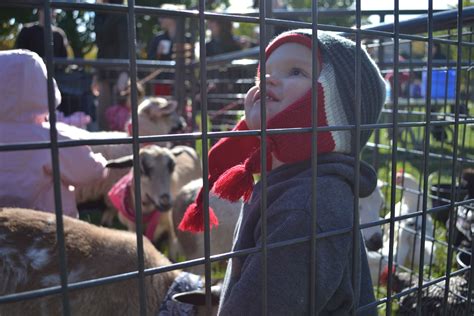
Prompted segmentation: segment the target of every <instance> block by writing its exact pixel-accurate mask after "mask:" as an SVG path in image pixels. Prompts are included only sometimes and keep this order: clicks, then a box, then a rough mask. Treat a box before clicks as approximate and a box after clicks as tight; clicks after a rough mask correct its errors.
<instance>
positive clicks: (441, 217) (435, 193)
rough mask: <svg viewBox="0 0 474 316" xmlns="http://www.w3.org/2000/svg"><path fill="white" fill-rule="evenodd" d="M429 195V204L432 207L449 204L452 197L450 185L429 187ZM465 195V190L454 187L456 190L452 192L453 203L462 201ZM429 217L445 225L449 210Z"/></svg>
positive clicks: (443, 184) (441, 184) (442, 184)
mask: <svg viewBox="0 0 474 316" xmlns="http://www.w3.org/2000/svg"><path fill="white" fill-rule="evenodd" d="M430 193H431V196H430V198H431V204H432V205H433V207H439V206H443V205H448V204H449V203H451V200H452V196H451V184H450V183H440V184H433V185H432V186H431V189H430ZM466 194H467V189H466V188H463V187H460V186H456V189H455V190H454V196H455V199H454V201H456V202H458V201H462V200H463V199H464V197H465V196H466ZM431 215H432V217H433V218H434V219H435V220H438V221H441V222H443V223H446V221H447V220H448V218H449V209H446V210H442V211H438V212H435V213H431Z"/></svg>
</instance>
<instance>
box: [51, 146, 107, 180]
mask: <svg viewBox="0 0 474 316" xmlns="http://www.w3.org/2000/svg"><path fill="white" fill-rule="evenodd" d="M59 163H60V170H61V180H62V181H63V182H64V183H68V184H71V185H74V186H84V185H87V184H89V183H91V182H94V181H97V180H100V179H102V178H104V177H105V175H106V171H107V169H106V168H105V164H106V163H107V161H106V159H105V158H104V156H102V154H99V153H93V152H92V151H91V149H90V147H89V146H78V147H69V148H61V149H60V150H59Z"/></svg>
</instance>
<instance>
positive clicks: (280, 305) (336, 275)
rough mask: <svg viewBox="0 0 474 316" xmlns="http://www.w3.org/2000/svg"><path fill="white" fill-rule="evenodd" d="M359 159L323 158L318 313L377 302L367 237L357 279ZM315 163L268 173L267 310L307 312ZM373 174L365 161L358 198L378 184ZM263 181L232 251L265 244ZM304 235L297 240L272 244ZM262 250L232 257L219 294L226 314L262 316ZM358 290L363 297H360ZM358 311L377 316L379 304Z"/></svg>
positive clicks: (242, 219) (336, 312)
mask: <svg viewBox="0 0 474 316" xmlns="http://www.w3.org/2000/svg"><path fill="white" fill-rule="evenodd" d="M354 170H355V169H354V158H352V157H350V156H347V155H343V154H337V153H331V154H325V155H321V156H318V166H317V188H316V199H317V215H316V216H317V217H316V218H317V236H319V237H318V238H317V241H316V266H315V269H316V288H315V298H314V299H315V305H316V313H317V314H319V315H348V314H350V313H351V312H352V311H353V309H354V308H356V309H359V308H362V307H363V306H364V305H367V304H369V303H371V302H373V301H374V300H375V299H374V294H373V289H372V282H371V279H370V272H369V268H368V263H367V257H366V253H365V248H364V245H363V241H362V237H361V238H360V249H361V250H360V253H359V254H358V255H357V258H356V261H358V262H359V263H360V265H359V266H360V274H358V275H357V277H356V280H357V281H356V284H353V280H352V251H353V238H352V227H353V210H354V194H353V184H354V183H353V182H354ZM311 174H312V170H311V163H310V162H308V161H307V162H303V163H297V164H289V165H284V166H281V167H279V168H277V169H275V170H273V171H271V172H269V173H268V177H267V215H266V218H267V246H270V247H268V252H267V284H266V286H267V303H266V306H267V312H268V315H309V306H310V297H309V295H310V294H309V293H310V289H309V286H310V239H309V236H310V235H311V223H312V210H311V203H312V202H311V200H312V198H311V195H312V194H311V183H312V178H311ZM376 181H377V178H376V174H375V171H374V170H373V169H372V168H371V167H370V166H369V165H367V164H365V163H363V162H361V166H360V180H359V183H360V184H359V185H360V194H359V195H360V196H361V197H364V196H368V195H369V194H370V193H371V192H372V191H373V190H374V189H375V186H376ZM261 193H262V187H261V183H260V182H259V183H257V184H256V186H255V188H254V190H253V194H252V198H251V200H250V201H249V203H248V204H246V205H244V207H243V209H242V212H241V215H240V219H239V221H238V223H237V226H236V230H235V236H234V245H233V251H239V250H244V249H249V248H254V249H255V250H257V249H258V247H260V246H261V245H262V239H263V236H262V232H261V220H262V218H261V212H260V203H261ZM295 238H299V239H300V240H301V241H302V242H298V243H296V244H292V245H288V246H283V247H271V245H272V244H273V243H277V242H282V241H287V240H291V239H295ZM262 280H263V272H262V254H261V252H260V251H257V252H252V253H251V254H245V255H240V256H238V257H233V258H232V259H231V260H230V261H229V266H228V268H227V272H226V277H225V280H224V286H223V290H222V294H221V305H220V308H219V314H220V315H261V314H262V313H261V307H262V300H263V297H262ZM356 295H358V297H356ZM358 314H361V315H373V314H374V315H376V310H375V308H373V307H372V308H366V309H364V310H363V311H362V309H359V311H358Z"/></svg>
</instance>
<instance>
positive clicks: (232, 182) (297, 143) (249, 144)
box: [179, 33, 335, 232]
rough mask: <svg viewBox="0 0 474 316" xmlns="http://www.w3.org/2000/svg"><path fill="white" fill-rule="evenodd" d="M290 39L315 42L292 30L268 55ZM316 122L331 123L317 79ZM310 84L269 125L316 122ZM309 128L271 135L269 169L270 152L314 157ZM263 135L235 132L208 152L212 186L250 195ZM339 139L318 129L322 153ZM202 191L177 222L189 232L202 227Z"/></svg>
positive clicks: (289, 159) (288, 157)
mask: <svg viewBox="0 0 474 316" xmlns="http://www.w3.org/2000/svg"><path fill="white" fill-rule="evenodd" d="M287 42H296V43H300V44H302V45H305V46H307V47H309V48H310V47H311V38H310V37H308V36H305V35H302V34H296V33H295V34H292V35H291V36H286V37H284V38H280V39H277V40H275V41H274V42H272V43H271V44H270V45H269V46H268V47H267V50H266V57H267V59H268V56H269V55H270V54H271V53H272V52H273V51H274V50H275V49H276V48H278V47H279V46H281V45H282V44H284V43H287ZM317 88H318V103H319V106H318V108H317V111H318V122H317V126H328V121H327V117H326V112H325V107H324V106H323V105H324V104H325V99H324V89H323V86H322V85H321V83H319V82H318V86H317ZM311 94H312V93H311V89H310V90H309V91H307V92H306V94H305V95H304V96H302V97H301V98H299V99H298V100H296V101H295V102H294V103H292V104H291V105H289V106H288V107H287V108H286V109H285V110H283V111H282V112H280V113H278V114H277V115H275V116H274V117H273V118H272V119H270V120H268V123H267V128H268V129H276V128H302V127H303V128H305V127H311V126H312V115H311V114H312V106H311ZM233 130H234V131H244V130H248V127H247V124H246V122H245V121H244V120H243V121H240V122H239V123H238V124H237V126H236V127H235V128H234V129H233ZM311 138H312V135H311V133H310V132H306V133H291V134H277V135H267V137H266V143H267V148H266V155H265V156H266V162H267V171H270V170H272V154H273V155H274V156H275V158H276V159H278V160H279V161H281V162H283V163H296V162H300V161H305V160H308V159H310V158H311ZM260 148H261V147H260V138H259V137H256V136H237V137H227V138H223V139H221V140H220V141H219V142H217V143H216V145H214V146H213V147H212V148H211V150H210V151H209V175H208V179H209V187H210V189H212V190H213V191H214V192H215V193H216V194H217V195H218V196H219V197H221V198H224V199H227V200H229V201H237V200H239V199H240V198H243V200H244V202H247V201H248V200H249V199H250V196H251V194H252V190H253V185H254V179H253V174H257V173H260V172H261V170H260V165H261V161H260V157H261V151H260ZM334 148H335V141H334V139H333V137H332V135H331V132H329V131H327V132H320V133H318V137H317V149H318V153H326V152H332V151H334ZM202 199H203V191H202V189H201V191H200V192H199V194H198V196H197V198H196V201H195V203H193V204H191V205H190V206H189V207H188V209H187V210H186V213H185V214H184V217H183V219H182V221H181V223H180V225H179V229H181V230H187V231H191V232H200V231H203V230H204V218H203V208H202ZM209 224H210V227H213V226H215V225H217V224H218V220H217V217H216V216H215V214H214V212H213V210H212V209H211V208H209Z"/></svg>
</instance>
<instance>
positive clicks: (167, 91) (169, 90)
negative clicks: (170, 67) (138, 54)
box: [147, 4, 180, 96]
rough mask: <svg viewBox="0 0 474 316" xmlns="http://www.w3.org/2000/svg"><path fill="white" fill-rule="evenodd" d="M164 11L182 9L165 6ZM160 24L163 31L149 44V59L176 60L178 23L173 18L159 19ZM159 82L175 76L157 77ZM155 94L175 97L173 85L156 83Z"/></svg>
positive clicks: (169, 5) (164, 73)
mask: <svg viewBox="0 0 474 316" xmlns="http://www.w3.org/2000/svg"><path fill="white" fill-rule="evenodd" d="M161 8H162V9H180V7H178V6H175V5H171V4H165V5H163V6H161ZM158 23H159V24H160V27H161V29H162V31H161V32H159V33H158V34H157V35H156V36H155V37H153V39H152V40H151V42H150V43H149V44H148V49H147V58H148V59H150V60H174V56H173V49H174V48H175V47H174V46H175V41H176V30H177V21H176V19H174V18H171V17H159V18H158ZM155 79H157V80H173V79H174V75H173V74H172V73H169V72H167V73H166V72H163V73H161V74H159V75H158V76H156V78H155ZM153 90H154V91H153V93H154V95H156V96H171V95H173V85H172V84H170V83H162V82H160V83H155V84H154V87H153Z"/></svg>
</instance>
